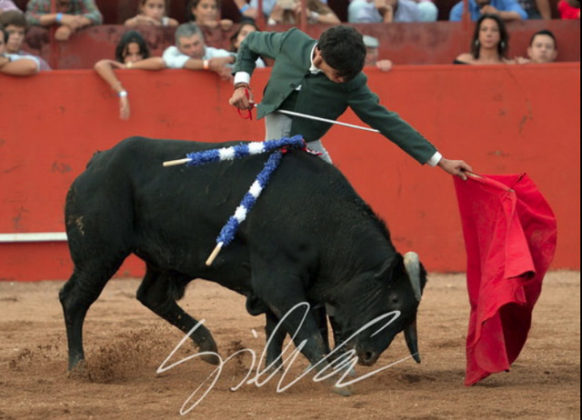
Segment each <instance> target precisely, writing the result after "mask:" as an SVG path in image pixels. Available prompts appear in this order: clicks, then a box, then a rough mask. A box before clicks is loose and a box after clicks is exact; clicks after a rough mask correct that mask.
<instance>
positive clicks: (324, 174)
mask: <svg viewBox="0 0 582 420" xmlns="http://www.w3.org/2000/svg"><path fill="white" fill-rule="evenodd" d="M238 143H239V142H237V143H234V142H231V143H223V144H216V143H196V142H185V141H175V140H151V139H144V138H137V137H134V138H129V139H126V140H124V141H122V142H121V143H119V144H118V145H117V146H115V147H114V148H112V149H110V150H107V151H105V152H101V153H97V154H96V155H95V156H94V157H93V158H92V159H91V161H90V162H89V164H88V165H87V169H86V170H85V171H84V172H83V173H82V174H81V175H80V176H79V177H78V178H77V179H76V180H75V181H74V183H73V184H72V186H71V188H70V190H69V192H68V195H67V201H66V210H65V215H66V220H65V221H66V229H67V235H68V240H69V248H70V252H71V256H72V259H73V262H74V266H75V268H74V272H73V274H72V276H71V278H70V279H69V281H68V282H67V283H66V284H65V285H64V287H63V288H62V289H61V291H60V294H59V298H60V301H61V304H62V306H63V311H64V317H65V324H66V328H67V340H68V345H69V369H72V368H73V367H75V366H76V365H77V364H78V363H79V362H80V361H82V360H83V359H84V353H83V343H82V328H83V321H84V318H85V315H86V313H87V310H88V309H89V306H90V305H91V304H92V303H93V302H94V301H95V300H96V299H97V298H98V296H99V294H100V293H101V291H102V290H103V287H104V286H105V284H106V283H107V281H108V280H109V279H110V278H111V276H113V274H114V273H115V272H116V271H117V269H118V268H119V266H120V265H121V263H122V262H123V261H124V259H125V258H126V257H127V256H128V255H129V254H131V253H134V254H136V255H137V256H138V257H140V258H141V259H143V260H144V261H145V262H146V265H147V272H146V275H145V277H144V279H143V282H142V283H141V285H140V287H139V289H138V291H137V298H138V299H139V300H140V302H142V303H143V304H144V305H145V306H147V307H148V308H149V309H151V310H152V311H153V312H155V313H156V314H158V315H159V316H161V317H162V318H164V319H165V320H167V321H168V322H170V323H171V324H173V325H175V326H176V327H178V328H179V329H180V330H182V331H184V332H186V333H187V332H189V331H190V330H191V329H192V328H193V327H194V326H195V325H196V323H197V321H196V320H195V319H194V318H192V317H191V316H190V315H188V314H187V313H185V312H184V311H183V310H182V309H181V308H180V306H178V304H177V303H176V300H177V299H179V298H181V297H182V296H183V294H184V290H185V287H186V285H187V284H188V282H190V281H191V280H192V279H195V278H204V279H207V280H210V281H214V282H217V283H219V284H221V285H222V286H225V287H227V288H229V289H231V290H234V291H236V292H238V293H241V294H243V295H245V296H247V309H248V310H249V312H251V313H252V314H254V315H256V314H257V313H265V314H266V318H267V327H266V332H267V338H269V336H271V335H272V334H273V330H274V329H275V325H276V324H277V323H278V322H279V320H280V319H281V318H284V319H283V322H282V329H281V328H279V329H277V330H276V331H277V333H276V334H275V335H274V336H273V337H272V344H271V346H270V347H269V348H267V358H266V361H267V364H270V363H273V364H274V365H277V364H278V362H279V360H278V358H279V356H280V354H281V346H282V343H283V339H284V337H285V334H286V333H289V334H291V335H293V334H295V339H294V341H295V344H296V345H298V344H299V343H301V342H303V341H305V345H304V346H303V348H302V353H303V354H304V356H305V357H306V358H307V359H309V361H310V362H311V363H312V364H315V363H317V362H318V361H320V360H321V358H323V357H325V355H326V353H327V352H328V351H329V348H328V346H327V335H326V333H323V334H322V328H321V325H322V318H321V312H319V316H318V311H315V310H311V311H310V312H309V313H307V315H306V316H305V319H304V320H303V324H302V325H301V322H302V318H303V315H305V314H304V313H301V312H300V311H293V312H291V314H289V316H286V317H285V316H284V315H286V314H288V312H289V311H290V309H291V308H293V307H294V306H295V305H296V304H299V303H301V302H309V303H310V304H311V305H315V306H319V307H323V306H324V305H325V308H327V310H328V313H329V315H330V320H331V321H332V327H333V330H334V335H335V337H336V345H338V344H339V343H338V340H342V339H344V338H347V337H350V336H352V338H351V340H349V342H348V343H347V345H346V348H352V349H354V350H355V352H356V354H357V356H358V360H359V362H360V363H362V364H366V365H370V364H372V363H374V362H375V361H376V360H377V358H378V356H379V355H380V353H381V352H382V351H384V350H385V349H386V348H387V347H388V346H389V345H390V343H391V341H392V339H393V338H394V336H395V335H396V334H397V333H399V332H400V331H404V333H405V338H406V342H407V344H408V347H409V350H410V352H411V353H412V355H413V356H414V357H415V359H416V360H417V361H420V359H419V357H418V354H417V353H418V351H417V343H416V341H417V339H416V312H417V308H418V304H419V301H420V296H421V293H422V289H423V288H424V285H425V282H426V276H425V275H426V273H425V271H424V268H423V267H422V265H421V264H420V263H419V261H418V258H417V256H416V254H414V253H408V254H407V255H406V256H405V257H404V258H403V257H402V256H401V255H400V254H399V253H398V252H397V251H396V250H395V248H394V246H393V244H392V242H391V240H390V235H389V233H388V230H387V229H386V227H385V225H384V224H383V223H382V222H381V221H380V220H379V219H378V218H377V217H376V216H375V215H374V213H373V212H372V211H371V209H370V208H369V206H368V205H367V204H366V203H364V201H363V200H362V199H361V198H360V197H359V196H358V194H357V193H356V192H355V191H354V189H353V188H352V187H351V185H350V184H349V183H348V181H347V180H346V179H345V177H344V176H343V175H342V174H341V173H340V172H339V171H338V170H337V169H336V168H335V167H334V166H332V165H329V164H327V163H326V162H324V161H323V160H321V159H320V158H318V157H315V156H312V155H310V154H308V153H305V152H303V151H290V152H288V153H287V154H286V155H285V156H284V157H283V159H282V161H281V164H280V166H279V168H278V169H277V170H276V171H275V173H274V174H273V176H272V178H271V181H270V183H269V185H268V186H267V188H266V189H265V190H264V191H263V193H262V195H261V196H260V197H259V199H258V201H257V203H256V205H255V207H254V208H253V209H252V211H251V212H250V213H249V214H248V216H247V219H246V221H245V222H243V223H242V224H241V226H240V227H239V230H238V232H237V234H236V237H235V239H234V240H233V242H232V243H231V244H230V245H229V246H227V247H225V248H224V249H223V250H222V251H221V253H220V254H219V255H218V257H217V258H216V260H215V261H214V263H213V264H212V265H211V266H209V267H208V266H206V265H205V263H204V262H205V260H206V258H207V257H208V255H209V253H210V251H211V250H212V249H213V247H214V245H215V238H216V236H217V234H218V232H219V231H220V229H221V227H222V226H223V224H224V223H225V222H226V221H227V220H228V218H229V217H230V216H231V215H232V213H233V212H234V210H235V208H236V207H237V206H238V204H239V202H240V200H241V198H242V197H243V195H244V193H245V192H246V191H247V190H248V188H249V186H250V185H251V184H252V182H253V181H254V179H255V177H256V175H257V174H258V173H259V172H260V170H261V169H262V167H263V164H264V162H265V160H266V156H265V155H258V156H251V157H247V158H243V159H239V160H235V161H228V162H220V163H209V164H206V165H204V166H198V167H187V166H175V167H170V168H164V167H162V162H164V161H167V160H172V159H177V158H180V157H183V156H184V155H185V154H186V153H188V152H194V151H202V150H206V149H211V148H217V147H223V146H230V145H235V144H238ZM391 311H399V312H400V315H399V316H398V317H397V318H396V319H395V320H394V321H393V322H391V323H390V324H389V325H388V326H387V327H385V328H383V329H382V331H381V332H380V333H378V334H374V332H375V331H376V330H378V329H379V328H380V325H382V324H380V325H376V326H375V327H372V328H368V329H366V330H364V331H361V332H360V333H358V334H355V332H356V331H358V329H360V328H361V327H362V326H363V325H365V324H366V323H368V322H370V321H372V320H374V319H376V318H377V317H379V316H381V315H383V314H386V313H389V312H391ZM323 319H325V318H323ZM192 339H193V340H194V342H195V343H196V344H197V345H198V346H199V349H200V351H212V352H215V351H217V347H216V344H215V342H214V339H213V338H212V335H211V333H210V331H209V330H208V329H206V328H205V327H204V326H201V327H200V328H198V329H196V331H195V332H194V334H193V335H192ZM206 360H207V361H209V362H216V359H214V358H212V357H207V358H206ZM320 366H322V365H321V363H320Z"/></svg>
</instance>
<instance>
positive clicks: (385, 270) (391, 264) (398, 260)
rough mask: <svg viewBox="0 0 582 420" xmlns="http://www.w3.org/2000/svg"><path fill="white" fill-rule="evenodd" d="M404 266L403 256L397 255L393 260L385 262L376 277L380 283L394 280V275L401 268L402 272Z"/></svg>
mask: <svg viewBox="0 0 582 420" xmlns="http://www.w3.org/2000/svg"><path fill="white" fill-rule="evenodd" d="M403 266H404V262H403V258H402V255H400V254H398V253H396V254H395V255H394V257H393V258H391V259H388V260H386V261H384V263H383V264H382V266H381V268H380V270H379V271H378V272H376V273H375V275H374V277H375V278H376V280H378V281H382V282H384V281H387V280H389V279H391V278H392V276H393V273H394V272H396V270H397V269H398V268H399V267H400V269H401V270H402V269H403Z"/></svg>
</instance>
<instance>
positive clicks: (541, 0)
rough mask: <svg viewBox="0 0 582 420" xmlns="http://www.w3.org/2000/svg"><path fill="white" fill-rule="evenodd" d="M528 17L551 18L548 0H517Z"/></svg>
mask: <svg viewBox="0 0 582 420" xmlns="http://www.w3.org/2000/svg"><path fill="white" fill-rule="evenodd" d="M517 2H518V3H519V5H520V6H521V8H522V9H523V10H525V13H527V18H528V19H551V18H552V11H551V9H550V0H517Z"/></svg>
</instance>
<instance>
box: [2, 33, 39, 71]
mask: <svg viewBox="0 0 582 420" xmlns="http://www.w3.org/2000/svg"><path fill="white" fill-rule="evenodd" d="M9 40H10V37H9V35H8V32H6V31H5V30H4V28H3V27H2V26H0V73H2V74H8V75H11V76H32V75H34V74H36V73H38V70H39V67H40V64H39V62H38V60H37V59H35V58H34V57H32V56H27V55H17V54H9V53H7V52H6V44H7V43H8V42H9Z"/></svg>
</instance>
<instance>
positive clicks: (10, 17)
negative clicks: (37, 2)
mask: <svg viewBox="0 0 582 420" xmlns="http://www.w3.org/2000/svg"><path fill="white" fill-rule="evenodd" d="M0 26H3V27H4V29H5V30H6V32H7V33H8V38H9V40H8V42H6V52H7V53H9V54H16V55H26V56H28V57H35V58H36V59H37V60H38V62H39V65H40V71H45V70H50V69H51V68H50V67H49V65H48V64H47V62H46V61H44V60H43V59H42V58H40V57H37V56H33V55H32V54H28V53H25V52H24V51H22V44H23V43H24V35H25V33H26V26H27V25H26V18H25V17H24V14H22V12H20V11H19V10H9V11H7V12H4V13H2V14H1V15H0Z"/></svg>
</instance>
